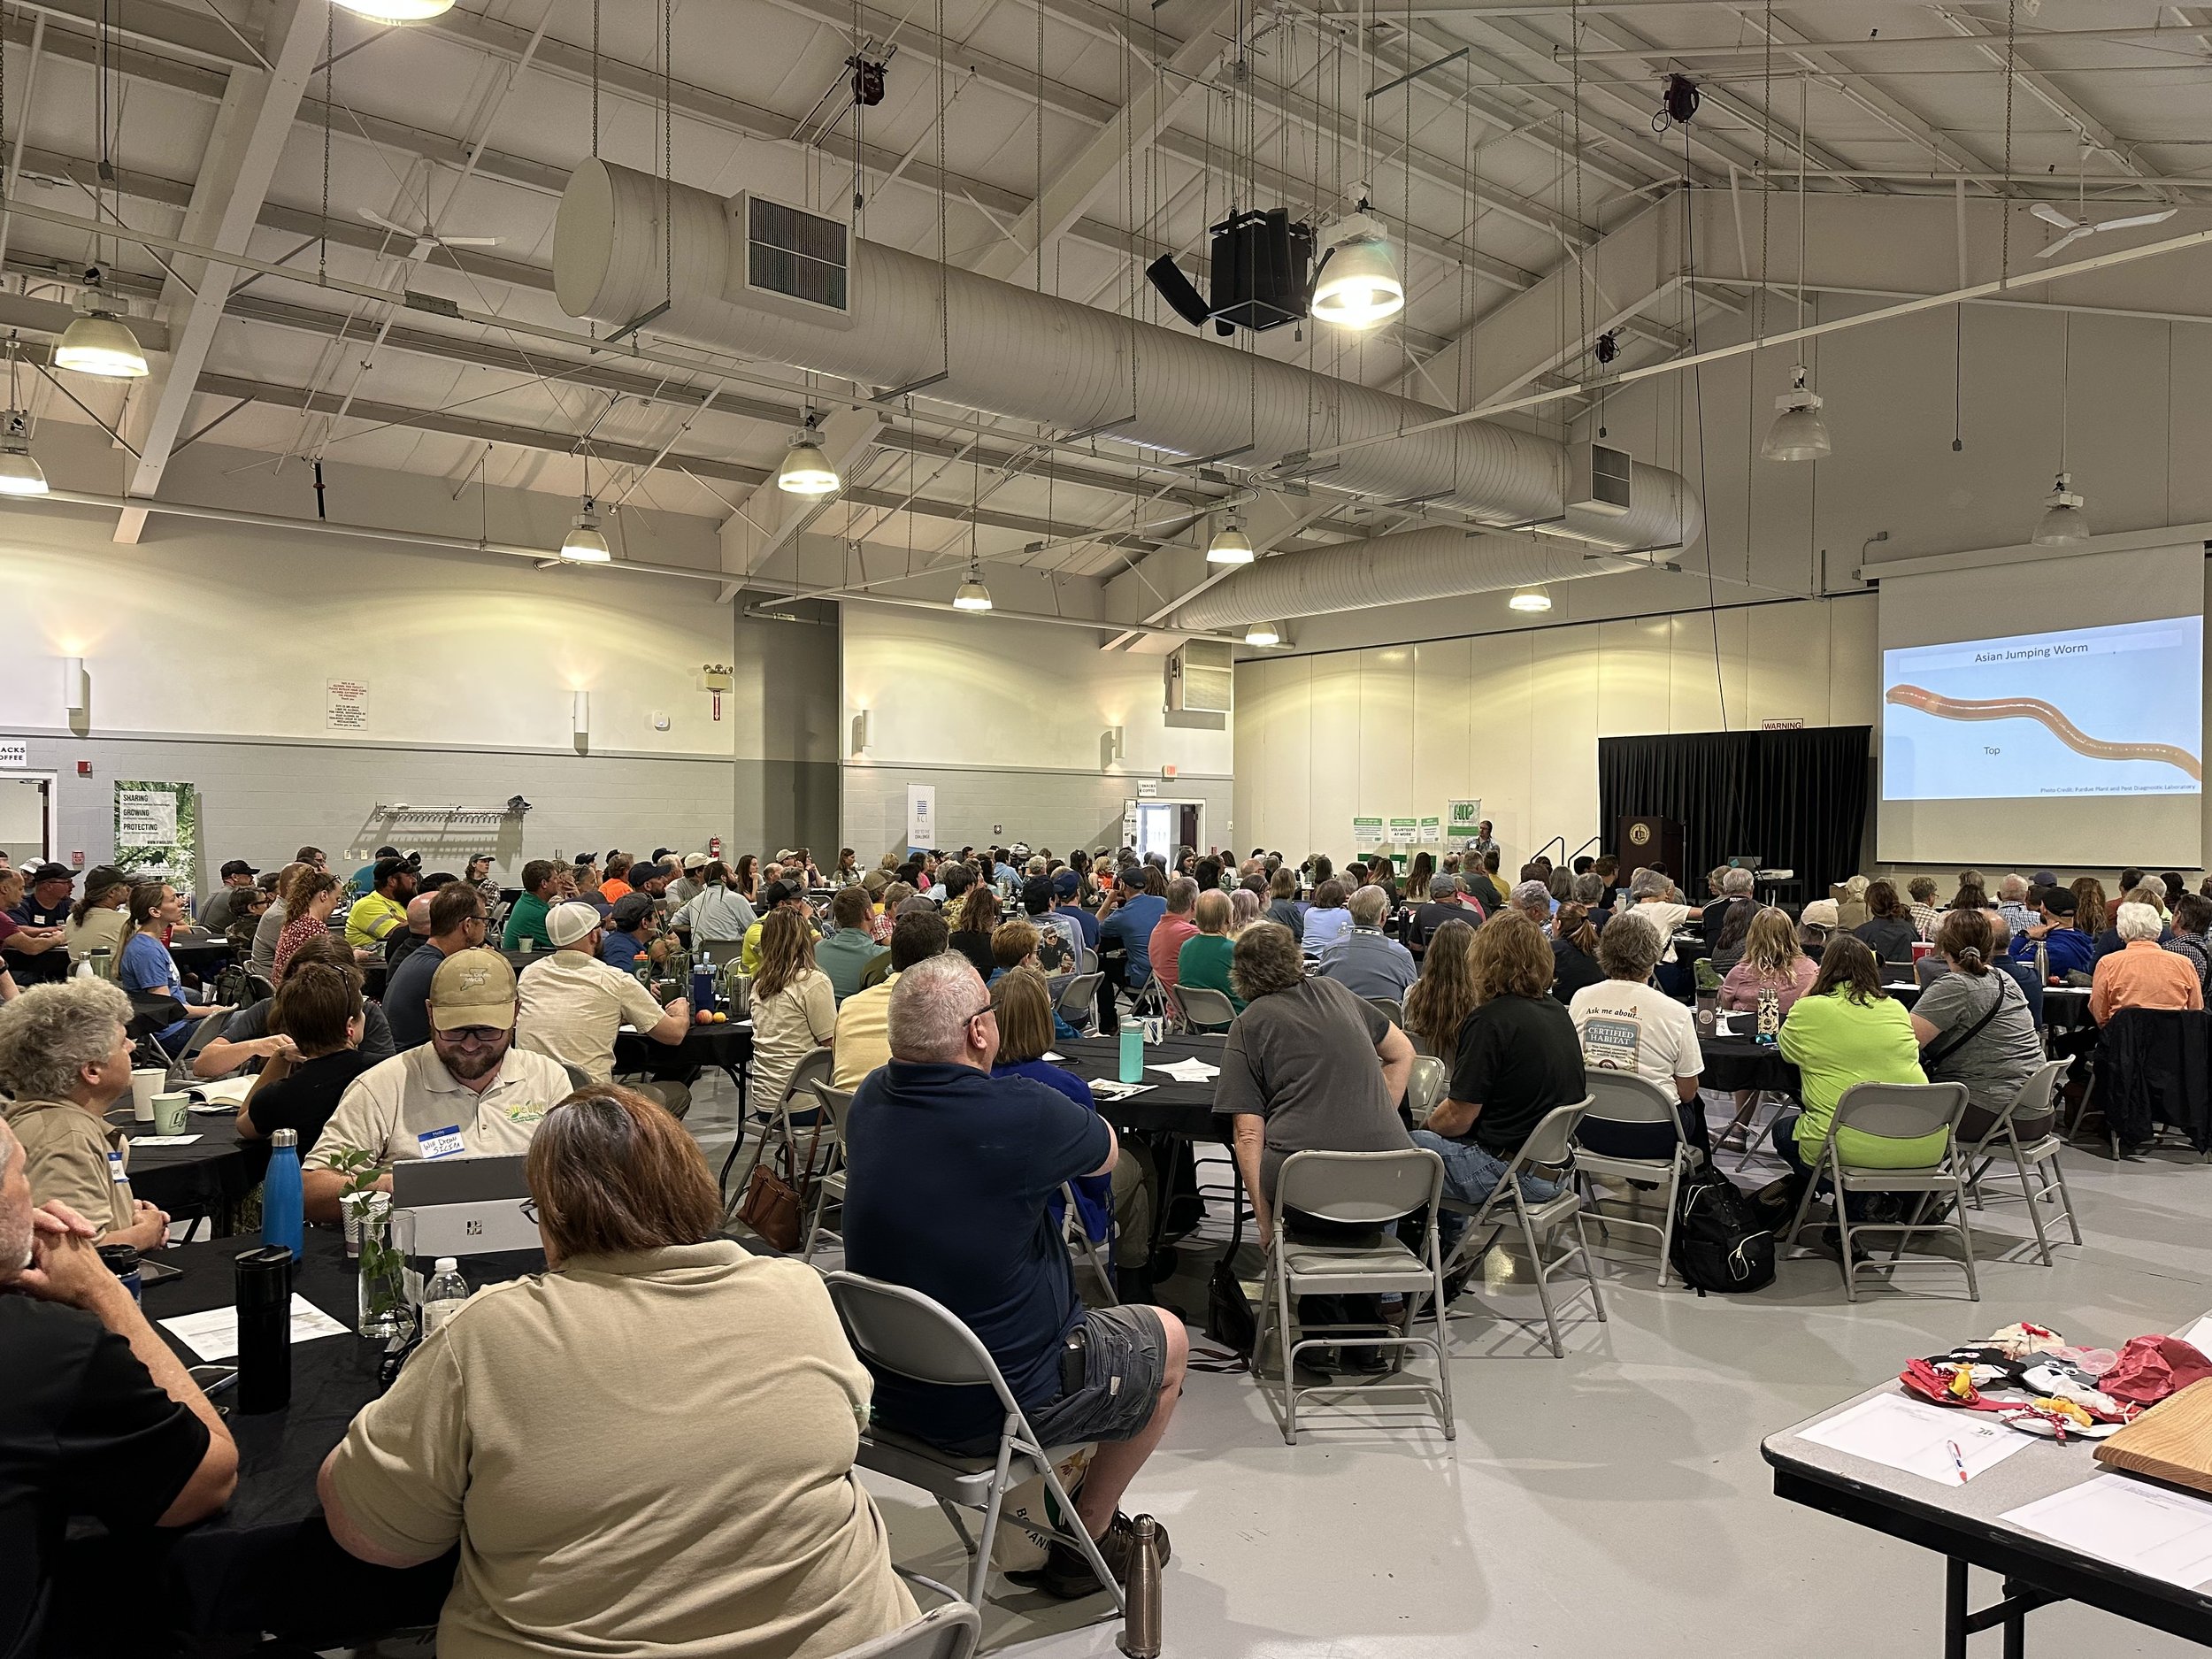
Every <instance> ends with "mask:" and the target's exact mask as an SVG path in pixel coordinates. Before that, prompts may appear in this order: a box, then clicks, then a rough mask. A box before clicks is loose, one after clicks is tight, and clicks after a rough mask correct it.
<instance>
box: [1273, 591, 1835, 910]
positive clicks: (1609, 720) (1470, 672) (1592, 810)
mask: <svg viewBox="0 0 2212 1659" xmlns="http://www.w3.org/2000/svg"><path fill="white" fill-rule="evenodd" d="M1716 647H1717V649H1716ZM1876 670H1877V661H1876V654H1875V634H1874V601H1873V599H1872V597H1871V596H1870V595H1854V596H1852V597H1848V598H1843V599H1836V600H1828V601H1806V602H1799V603H1778V604H1770V605H1752V606H1741V607H1738V608H1735V609H1732V610H1723V611H1717V612H1713V613H1708V612H1704V611H1696V612H1691V613H1686V614H1678V615H1674V616H1667V617H1655V618H1644V619H1639V620H1624V621H1616V622H1600V623H1585V624H1574V625H1566V626H1555V627H1539V628H1523V629H1519V630H1517V631H1513V632H1509V633H1501V634H1483V635H1480V636H1475V637H1461V638H1457V639H1447V640H1427V641H1421V642H1419V643H1417V644H1408V645H1386V646H1376V647H1371V648H1369V649H1363V650H1347V651H1330V652H1323V653H1317V654H1313V655H1302V656H1286V657H1262V658H1259V659H1256V660H1249V661H1247V662H1244V663H1241V664H1239V665H1238V668H1237V712H1236V722H1235V725H1236V803H1237V807H1236V812H1237V822H1238V824H1239V825H1240V826H1241V827H1240V829H1239V830H1238V833H1237V839H1238V840H1239V841H1248V842H1251V843H1253V844H1256V845H1263V846H1267V847H1270V848H1273V849H1279V850H1280V851H1281V852H1283V853H1284V854H1285V855H1286V856H1291V857H1302V856H1305V855H1306V854H1307V853H1309V852H1314V851H1319V852H1325V853H1327V854H1329V855H1330V856H1332V857H1333V858H1335V859H1336V860H1337V861H1338V862H1339V863H1341V862H1342V861H1343V859H1344V858H1345V857H1346V856H1348V855H1350V854H1353V853H1356V852H1363V851H1370V850H1372V849H1368V848H1361V847H1356V846H1355V845H1354V844H1353V841H1352V825H1351V820H1352V818H1354V817H1355V816H1365V817H1384V818H1387V817H1390V816H1393V815H1406V814H1411V815H1413V816H1416V817H1422V816H1428V815H1434V814H1441V813H1442V811H1443V810H1444V803H1445V802H1446V801H1447V800H1448V799H1452V798H1454V797H1459V796H1467V795H1479V796H1480V797H1481V798H1482V803H1483V814H1484V816H1485V817H1486V818H1491V819H1493V820H1494V822H1495V824H1496V826H1497V837H1498V841H1499V843H1500V845H1501V847H1502V849H1503V850H1504V854H1505V859H1504V862H1505V864H1507V866H1508V867H1510V866H1512V865H1514V864H1518V863H1519V862H1521V861H1522V860H1523V859H1524V858H1525V856H1527V855H1528V854H1530V853H1532V852H1533V851H1535V850H1536V849H1537V848H1538V847H1540V845H1541V844H1542V843H1543V842H1545V841H1548V840H1550V839H1551V837H1553V836H1555V835H1561V836H1564V837H1565V838H1566V843H1567V846H1568V849H1570V850H1572V849H1575V848H1577V847H1578V846H1579V845H1580V844H1581V843H1582V842H1583V841H1586V840H1587V839H1588V838H1589V837H1591V836H1593V835H1594V834H1597V833H1599V830H1598V774H1597V757H1598V749H1597V741H1598V739H1599V738H1601V737H1624V736H1632V735H1639V734H1644V733H1665V732H1705V731H1714V730H1718V729H1721V728H1723V727H1724V726H1725V727H1727V728H1729V729H1733V730H1738V731H1741V730H1744V729H1746V728H1747V727H1751V728H1755V727H1756V726H1757V725H1758V723H1759V722H1760V721H1762V720H1765V719H1782V718H1790V719H1801V720H1803V721H1804V722H1805V724H1806V725H1808V726H1865V725H1870V724H1872V723H1873V722H1874V720H1875V718H1876V715H1877V711H1878V710H1877V692H1876V679H1877V674H1876ZM1724 704H1725V718H1723V708H1724Z"/></svg>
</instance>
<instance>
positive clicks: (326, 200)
mask: <svg viewBox="0 0 2212 1659" xmlns="http://www.w3.org/2000/svg"><path fill="white" fill-rule="evenodd" d="M337 46H338V8H337V7H336V6H331V7H329V8H328V9H327V10H326V11H325V12H324V13H323V218H322V225H321V227H320V229H321V234H320V235H319V236H318V237H317V238H316V242H315V280H317V281H318V282H324V283H326V282H328V281H329V280H330V112H331V111H333V110H334V109H335V108H336V107H337V104H338V99H337V95H336V94H334V92H332V91H331V89H330V76H331V72H332V71H333V70H334V68H335V67H336V65H337V62H338V51H337Z"/></svg>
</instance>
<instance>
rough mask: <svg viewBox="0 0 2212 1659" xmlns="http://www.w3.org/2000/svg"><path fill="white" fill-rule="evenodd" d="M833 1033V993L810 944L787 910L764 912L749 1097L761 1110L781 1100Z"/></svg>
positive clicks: (755, 978)
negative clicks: (805, 1061) (806, 1062)
mask: <svg viewBox="0 0 2212 1659" xmlns="http://www.w3.org/2000/svg"><path fill="white" fill-rule="evenodd" d="M836 1030H837V993H836V990H835V988H834V987H833V986H832V985H831V983H830V977H829V975H828V974H826V973H825V972H822V971H821V970H820V969H819V968H818V967H816V966H815V965H814V941H813V939H812V937H811V936H810V934H809V933H808V932H807V926H806V924H805V923H804V922H803V921H801V920H800V919H799V918H798V917H797V916H796V915H795V914H793V913H792V912H791V911H789V910H771V911H769V912H768V914H767V916H766V917H765V918H764V919H763V920H762V922H761V926H760V972H758V973H757V974H755V975H754V976H753V1063H752V1087H751V1090H750V1094H749V1098H750V1099H752V1100H753V1101H755V1102H759V1104H760V1105H761V1106H763V1107H769V1106H772V1105H774V1104H775V1103H776V1102H779V1101H780V1100H781V1099H783V1097H784V1094H785V1093H786V1091H787V1090H788V1089H789V1088H790V1087H791V1074H792V1073H793V1072H794V1071H797V1070H798V1069H799V1062H800V1061H801V1060H803V1059H804V1058H805V1057H806V1056H807V1054H808V1052H809V1051H810V1050H811V1049H814V1048H827V1047H828V1046H829V1041H830V1038H831V1036H832V1034H833V1033H835V1031H836Z"/></svg>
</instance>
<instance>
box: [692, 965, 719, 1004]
mask: <svg viewBox="0 0 2212 1659" xmlns="http://www.w3.org/2000/svg"><path fill="white" fill-rule="evenodd" d="M702 1010H704V1011H705V1012H708V1013H712V1012H713V1011H714V964H711V963H700V964H696V965H695V966H694V967H693V968H692V970H691V1011H692V1012H693V1013H695V1014H696V1013H699V1012H701V1011H702Z"/></svg>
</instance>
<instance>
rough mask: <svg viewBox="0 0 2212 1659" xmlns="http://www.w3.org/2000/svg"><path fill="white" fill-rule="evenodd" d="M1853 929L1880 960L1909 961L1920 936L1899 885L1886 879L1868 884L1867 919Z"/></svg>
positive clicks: (1856, 936) (1853, 932)
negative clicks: (1898, 891) (1899, 896)
mask: <svg viewBox="0 0 2212 1659" xmlns="http://www.w3.org/2000/svg"><path fill="white" fill-rule="evenodd" d="M1851 932H1852V934H1853V936H1854V937H1855V938H1856V939H1858V940H1859V941H1861V942H1862V943H1863V944H1864V945H1865V946H1866V948H1867V949H1869V950H1871V951H1872V952H1873V953H1874V955H1875V958H1876V960H1878V961H1881V962H1910V961H1911V960H1912V946H1913V941H1915V940H1916V939H1918V938H1919V937H1920V930H1919V928H1917V927H1916V926H1914V925H1913V919H1912V918H1911V917H1910V916H1909V915H1908V914H1907V913H1906V910H1905V906H1904V904H1903V902H1902V901H1901V900H1900V899H1899V898H1898V896H1897V889H1896V887H1894V886H1893V884H1891V883H1890V882H1888V881H1886V880H1882V881H1870V882H1868V883H1867V884H1866V920H1864V921H1863V922H1861V923H1860V924H1859V925H1858V926H1856V927H1855V928H1853V929H1852V930H1851Z"/></svg>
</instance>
